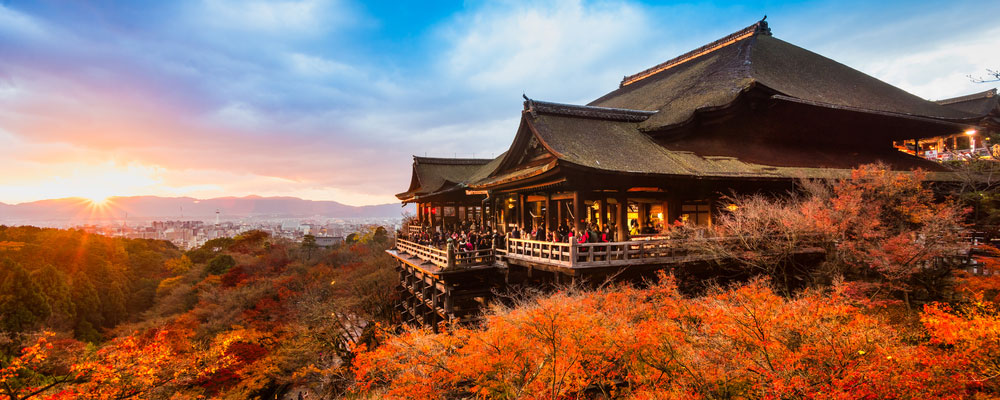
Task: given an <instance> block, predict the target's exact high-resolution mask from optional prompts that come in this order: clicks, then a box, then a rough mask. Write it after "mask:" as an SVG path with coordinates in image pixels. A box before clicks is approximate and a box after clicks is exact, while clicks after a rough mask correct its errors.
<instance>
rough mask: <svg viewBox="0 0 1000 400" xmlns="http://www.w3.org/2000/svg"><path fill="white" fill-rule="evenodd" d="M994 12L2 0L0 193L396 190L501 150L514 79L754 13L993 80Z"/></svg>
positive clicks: (315, 195)
mask: <svg viewBox="0 0 1000 400" xmlns="http://www.w3.org/2000/svg"><path fill="white" fill-rule="evenodd" d="M998 14H1000V3H990V4H980V3H977V2H973V1H961V2H951V3H948V5H947V6H945V7H942V6H940V5H938V4H934V3H931V2H902V1H893V2H888V3H880V4H869V3H868V2H862V1H851V2H846V3H845V2H833V1H825V2H818V3H809V4H798V3H794V2H783V1H757V2H752V3H744V4H738V5H731V4H726V3H724V2H702V3H657V2H637V1H601V2H584V1H572V0H566V1H555V2H551V3H545V4H537V3H533V2H518V1H513V2H504V3H487V2H462V3H456V4H443V3H435V4H430V5H427V4H395V3H389V2H374V3H363V2H354V1H347V0H345V1H332V0H330V1H327V0H304V1H284V2H258V1H252V2H236V1H228V0H206V1H201V2H199V1H181V2H170V3H165V4H144V5H142V6H133V5H119V4H114V3H103V2H85V3H73V4H68V5H67V4H59V3H45V2H43V3H27V2H17V1H9V0H7V1H0V54H4V57H3V59H0V168H2V169H3V170H4V171H14V173H7V174H4V175H3V176H2V177H0V203H4V204H8V205H17V204H23V203H29V202H34V201H40V200H52V199H64V198H87V199H91V200H98V201H99V200H102V199H108V198H113V197H138V196H157V197H190V198H195V199H201V200H207V199H212V198H224V197H236V198H245V197H248V196H260V197H294V198H299V199H303V200H310V201H335V202H338V203H341V204H345V205H350V206H365V205H384V204H390V203H397V202H398V201H397V200H396V199H395V197H394V196H393V194H395V193H398V192H402V191H403V190H404V189H405V188H406V186H407V183H408V180H409V178H410V169H409V165H410V163H411V161H412V159H411V155H414V154H415V155H421V156H423V155H426V156H431V157H449V158H451V157H459V158H463V157H464V158H468V157H476V158H490V157H495V156H496V155H498V154H500V153H502V152H504V151H506V150H507V145H509V143H510V139H511V138H512V137H513V136H514V134H515V132H516V130H517V121H518V117H519V114H520V112H521V108H522V107H521V101H522V99H521V95H522V94H526V95H527V96H528V97H531V98H533V99H538V100H546V101H555V102H563V103H574V104H585V103H587V102H589V101H590V100H593V99H596V98H598V97H599V96H601V95H603V94H604V93H607V92H610V91H612V90H614V89H615V88H617V86H618V83H619V80H620V79H621V77H622V76H625V75H629V74H633V73H636V72H639V71H641V70H643V69H646V68H648V67H650V66H653V65H656V64H658V63H660V62H663V61H665V60H668V59H671V58H673V57H676V56H678V55H680V54H682V53H684V52H686V51H689V50H691V49H694V48H697V47H699V46H701V45H703V44H705V43H708V42H711V41H713V40H716V39H718V38H720V37H723V36H725V35H727V34H729V33H731V32H734V31H736V30H738V29H741V28H743V27H745V26H748V25H750V24H752V23H754V22H756V21H758V20H760V19H761V17H763V16H764V15H767V16H768V17H767V21H768V22H769V24H770V27H771V29H772V31H773V33H774V36H775V37H777V38H779V39H782V40H785V41H787V42H790V43H792V44H795V45H797V46H801V47H803V48H805V49H808V50H810V51H813V52H816V53H818V54H821V55H823V56H825V57H828V58H831V59H833V60H836V61H838V62H841V63H843V64H846V65H848V66H850V67H852V68H854V69H858V70H860V71H862V72H864V73H866V74H869V75H871V76H873V77H875V78H878V79H880V80H883V81H886V82H888V83H890V84H892V85H894V86H897V87H899V88H902V89H903V90H906V91H908V92H910V93H913V94H915V95H917V96H919V97H921V98H925V99H929V100H935V99H943V98H948V97H955V96H960V95H965V94H969V93H975V92H982V91H984V90H988V89H991V88H995V87H996V86H997V85H996V84H995V83H990V84H978V83H974V82H972V80H971V79H970V78H969V76H973V77H975V76H979V75H983V74H985V72H986V69H987V68H989V69H994V70H995V69H997V68H1000V53H998V52H996V51H995V49H996V40H995V38H996V37H998V36H1000V25H998V24H996V22H995V21H994V19H993V18H991V16H994V15H998ZM663 21H668V22H667V23H664V22H663ZM574 82H590V83H592V84H587V85H575V84H573V83H574Z"/></svg>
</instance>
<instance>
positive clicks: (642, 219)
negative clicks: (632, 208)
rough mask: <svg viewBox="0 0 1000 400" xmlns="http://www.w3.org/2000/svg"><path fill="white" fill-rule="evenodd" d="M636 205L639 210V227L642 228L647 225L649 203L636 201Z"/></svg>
mask: <svg viewBox="0 0 1000 400" xmlns="http://www.w3.org/2000/svg"><path fill="white" fill-rule="evenodd" d="M636 205H637V206H638V207H636V208H637V209H638V210H639V228H640V229H641V228H644V227H646V226H648V225H649V208H648V207H649V205H648V204H646V203H638V204H636Z"/></svg>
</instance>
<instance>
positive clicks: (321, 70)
mask: <svg viewBox="0 0 1000 400" xmlns="http://www.w3.org/2000/svg"><path fill="white" fill-rule="evenodd" d="M288 60H289V63H290V64H291V67H292V70H293V71H295V72H296V73H299V74H302V75H305V76H309V77H331V76H333V77H360V73H359V71H358V70H357V69H355V68H354V67H352V66H350V65H347V64H344V63H340V62H337V61H333V60H329V59H326V58H323V57H319V56H313V55H308V54H302V53H293V54H291V55H289V56H288Z"/></svg>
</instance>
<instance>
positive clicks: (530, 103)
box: [521, 93, 538, 118]
mask: <svg viewBox="0 0 1000 400" xmlns="http://www.w3.org/2000/svg"><path fill="white" fill-rule="evenodd" d="M521 97H524V110H525V111H527V112H529V113H531V118H537V117H538V114H537V113H535V101H534V100H531V99H529V98H528V96H527V95H526V94H524V93H521Z"/></svg>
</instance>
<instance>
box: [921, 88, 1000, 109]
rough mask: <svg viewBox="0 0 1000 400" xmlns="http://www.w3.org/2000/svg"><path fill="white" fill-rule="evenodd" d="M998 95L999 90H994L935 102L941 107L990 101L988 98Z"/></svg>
mask: <svg viewBox="0 0 1000 400" xmlns="http://www.w3.org/2000/svg"><path fill="white" fill-rule="evenodd" d="M996 95H997V89H996V88H993V89H989V90H985V91H982V92H979V93H972V94H967V95H964V96H958V97H952V98H947V99H941V100H934V102H935V103H938V104H940V105H948V104H955V103H961V102H963V101H969V100H978V99H988V98H990V97H994V96H996Z"/></svg>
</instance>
